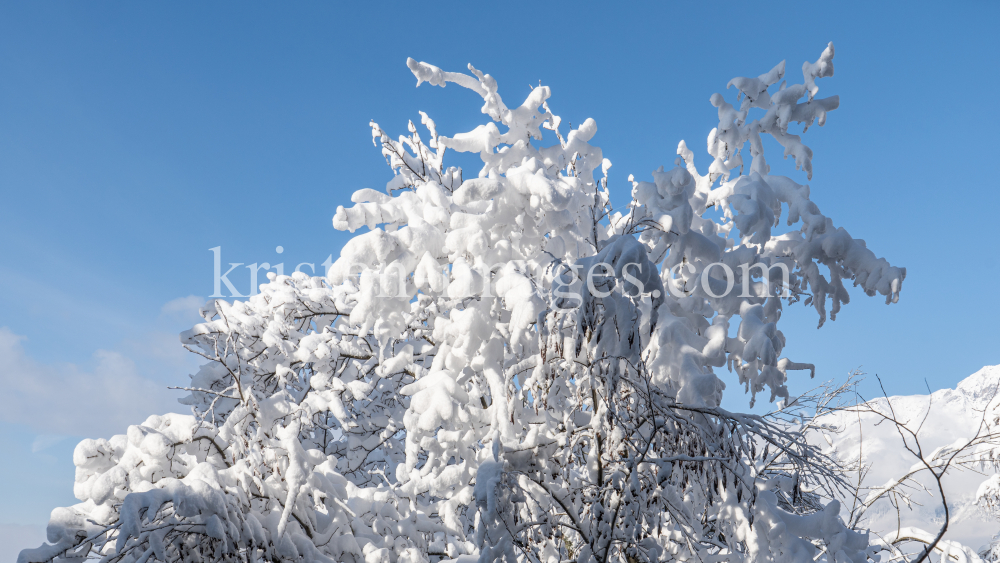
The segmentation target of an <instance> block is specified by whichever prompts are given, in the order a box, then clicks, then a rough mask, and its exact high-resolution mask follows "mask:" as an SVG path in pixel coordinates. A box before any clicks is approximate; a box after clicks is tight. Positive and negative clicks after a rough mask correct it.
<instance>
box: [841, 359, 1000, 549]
mask: <svg viewBox="0 0 1000 563" xmlns="http://www.w3.org/2000/svg"><path fill="white" fill-rule="evenodd" d="M998 384H1000V365H997V366H987V367H984V368H983V369H981V370H979V371H977V372H976V373H974V374H972V375H970V376H969V377H967V378H966V379H964V380H963V381H961V382H960V383H959V384H958V386H957V387H956V388H955V389H942V390H940V391H935V392H934V393H931V394H930V395H912V396H905V397H889V398H888V400H887V399H886V398H885V397H880V398H878V399H874V400H872V401H870V404H872V405H873V406H875V407H876V408H878V409H879V410H882V411H883V412H885V408H886V406H887V404H889V403H891V405H892V409H893V411H894V412H895V414H896V416H897V418H898V419H899V420H900V421H904V422H906V423H907V427H909V428H911V429H913V430H917V429H918V428H919V433H918V436H919V438H920V445H921V447H922V450H923V451H924V453H925V455H929V454H930V453H931V452H933V451H934V450H935V449H937V448H939V447H942V446H947V445H949V444H953V443H955V442H956V441H957V440H963V439H965V440H967V439H969V438H971V437H972V436H974V435H975V434H976V432H977V430H978V429H979V425H980V424H981V423H982V421H983V415H984V411H986V414H987V415H989V416H988V420H987V421H988V422H989V421H991V419H992V418H993V417H994V416H996V413H995V412H994V410H993V409H994V408H995V407H996V406H997V404H998V403H1000V401H997V400H991V399H993V397H994V395H995V391H996V389H997V386H998ZM987 409H988V410H987ZM859 416H860V425H861V426H860V430H861V433H860V434H859V433H858V429H859V428H858V424H859ZM832 418H834V419H836V422H835V424H836V426H837V427H838V428H840V429H842V431H841V432H837V433H834V432H830V433H828V434H827V435H828V436H829V438H830V440H831V441H832V448H831V449H832V450H835V451H836V453H837V454H838V455H839V456H840V457H841V459H843V460H845V461H848V462H850V461H855V462H856V461H857V460H858V459H859V457H860V458H861V459H862V461H863V462H864V463H865V464H866V465H867V467H868V473H867V475H865V477H864V479H863V481H862V487H865V488H868V490H870V488H873V487H879V486H882V485H884V484H886V483H887V482H890V481H891V480H893V479H897V478H899V477H900V476H901V475H904V474H905V473H906V472H907V471H908V470H910V468H911V467H912V466H913V465H914V464H915V463H917V462H918V460H917V458H915V457H914V456H913V455H912V454H910V453H909V452H907V451H906V449H905V448H904V447H903V442H902V439H901V437H900V434H899V432H898V431H897V429H896V427H895V426H893V425H891V424H888V423H885V422H883V423H881V424H876V423H877V422H878V419H879V417H877V416H876V415H874V414H872V413H863V414H860V415H859V414H858V413H846V412H844V413H839V414H837V415H834V416H833V417H832ZM911 443H912V442H911ZM979 471H982V473H980V472H976V471H974V470H968V469H967V470H952V471H950V472H949V474H948V475H947V476H946V478H945V480H944V484H945V493H946V495H947V497H948V506H949V509H950V512H951V523H950V525H949V530H948V533H947V534H946V536H945V537H946V538H947V539H951V540H956V541H959V542H961V543H963V544H965V545H967V546H969V547H971V548H973V549H976V550H977V551H981V548H983V547H985V546H986V545H987V544H989V542H990V540H991V538H992V537H993V536H994V535H995V534H997V532H998V531H1000V522H997V521H996V520H995V519H993V518H992V517H990V516H989V515H987V514H986V513H984V512H983V511H982V510H981V509H980V508H979V507H978V506H977V505H976V493H977V490H978V489H979V486H980V484H981V483H983V482H984V481H986V480H987V479H988V478H989V477H990V476H991V475H992V474H993V473H994V472H995V470H994V469H993V468H990V467H983V468H979ZM851 477H852V478H853V479H855V482H856V479H857V474H856V473H855V474H853V475H852V476H851ZM920 482H921V483H923V484H925V485H927V486H928V487H931V484H932V480H931V479H930V478H929V477H928V476H927V475H926V472H924V475H923V476H922V477H921V478H920ZM868 490H863V492H862V497H863V496H864V495H865V494H867V492H868ZM931 491H932V492H933V491H934V489H933V488H931ZM909 493H910V495H911V500H912V505H911V506H910V507H909V508H908V507H906V506H905V505H904V506H903V507H902V508H901V509H900V511H899V520H898V521H897V511H896V509H895V508H894V507H893V506H892V505H891V504H890V503H889V502H888V501H887V500H880V501H878V502H877V503H875V504H874V505H873V506H872V508H871V509H870V510H869V511H868V517H869V521H868V522H867V525H870V526H871V528H872V531H873V532H874V533H877V534H879V535H882V536H887V535H889V534H891V533H893V532H895V531H896V529H897V527H898V526H902V527H907V526H914V527H918V528H922V529H924V530H928V531H931V532H934V533H936V532H937V531H938V529H939V528H940V525H941V524H942V523H943V516H944V509H943V506H942V505H941V502H940V498H939V497H938V496H936V495H934V496H932V495H931V494H930V493H928V492H926V491H920V490H914V489H909ZM845 504H846V506H845V507H844V512H843V514H844V515H845V518H846V515H847V513H848V512H849V511H850V509H851V503H850V502H847V503H845Z"/></svg>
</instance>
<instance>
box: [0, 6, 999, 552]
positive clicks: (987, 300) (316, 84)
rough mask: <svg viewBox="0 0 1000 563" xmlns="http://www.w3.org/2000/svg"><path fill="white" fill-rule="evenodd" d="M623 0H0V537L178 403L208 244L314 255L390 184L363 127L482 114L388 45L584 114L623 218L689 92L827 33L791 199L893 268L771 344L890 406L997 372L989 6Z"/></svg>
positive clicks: (805, 47)
mask: <svg viewBox="0 0 1000 563" xmlns="http://www.w3.org/2000/svg"><path fill="white" fill-rule="evenodd" d="M618 4H622V5H624V6H625V7H621V6H618V5H616V6H614V7H613V8H612V7H611V6H612V4H611V3H608V4H606V5H601V4H596V3H589V4H588V3H581V2H573V3H563V4H557V3H544V4H536V3H517V2H507V3H490V4H482V5H473V4H472V3H458V2H455V3H446V2H436V3H412V2H409V3H398V4H395V3H392V2H380V3H368V2H352V3H342V4H333V3H318V2H299V3H294V4H291V3H280V4H279V3H268V4H264V3H246V2H240V3H236V2H210V3H194V2H190V3H148V2H147V3H139V2H134V3H132V2H130V3H126V2H104V3H93V2H47V1H42V2H6V1H5V2H0V240H2V242H3V244H2V245H0V327H6V332H3V331H2V330H0V352H2V353H4V354H5V355H6V358H4V359H0V383H2V385H3V386H4V388H6V389H15V390H16V392H10V393H8V392H7V391H2V390H0V396H4V395H6V397H7V398H6V399H2V398H0V447H3V448H4V449H5V450H6V451H9V452H12V456H11V458H13V459H14V461H6V462H5V463H4V464H3V465H0V480H2V481H4V482H9V481H8V480H9V479H14V480H15V481H17V482H19V483H23V486H22V487H19V488H18V490H17V491H16V492H14V493H10V494H5V495H3V496H0V524H17V523H22V524H27V525H30V526H37V525H40V524H43V523H44V522H45V521H46V518H47V514H48V511H49V510H50V509H51V508H52V507H53V506H55V505H56V504H57V503H69V502H72V496H71V483H72V474H73V470H72V465H71V452H72V447H73V445H74V444H75V442H76V441H78V439H79V438H80V437H82V436H88V435H97V436H99V435H109V434H110V433H112V432H122V431H124V430H125V427H124V425H125V424H127V423H129V422H131V423H137V422H140V420H141V418H142V417H141V416H140V415H141V414H142V412H145V411H144V410H143V409H161V410H162V409H166V408H171V407H170V404H171V401H172V400H173V399H174V397H175V396H176V395H173V394H172V393H174V392H170V391H166V390H165V386H166V385H171V384H172V385H177V384H183V383H184V382H185V381H186V379H187V378H186V374H187V373H188V371H189V370H190V369H191V367H192V366H193V365H194V363H193V362H192V361H191V360H189V359H187V358H186V357H185V356H184V355H183V353H181V352H179V351H178V350H179V345H178V344H176V342H177V341H176V333H177V332H179V331H180V330H182V329H183V328H186V327H187V326H189V325H190V324H191V323H192V322H194V320H195V318H194V317H193V315H192V310H193V309H196V307H195V306H194V303H196V302H197V301H199V300H201V299H203V298H204V297H205V296H207V295H208V294H210V293H211V292H212V279H213V278H212V253H211V252H210V251H209V250H208V249H209V248H212V247H216V246H221V247H222V253H223V260H224V261H225V262H243V263H251V262H270V263H272V264H273V263H276V262H278V261H283V262H284V263H285V264H286V269H291V268H293V267H294V265H295V264H297V263H299V262H313V263H316V264H317V266H318V265H319V263H321V262H322V261H323V260H324V259H325V258H326V257H327V256H328V255H330V254H333V255H334V256H336V255H337V253H338V251H339V248H340V246H341V245H342V244H343V242H344V241H345V240H346V236H347V235H345V234H343V233H339V232H336V231H334V230H333V228H332V227H331V224H330V219H331V217H332V215H333V213H334V211H335V210H336V207H337V205H340V204H345V203H348V202H349V199H350V194H351V193H352V192H353V191H354V190H357V189H360V188H366V187H368V188H375V189H382V188H383V187H384V185H385V182H386V181H387V180H388V179H389V171H388V168H387V167H386V166H385V164H384V161H383V160H382V158H381V156H380V154H379V151H378V150H376V149H375V148H374V147H373V146H372V144H371V137H370V133H369V129H368V122H369V120H370V119H375V120H376V121H377V122H378V123H380V124H381V125H382V126H383V127H384V128H385V129H386V130H387V131H391V132H394V134H398V133H402V132H404V131H405V126H406V122H407V120H408V119H414V120H418V119H419V115H418V114H417V111H418V110H424V111H427V112H428V113H429V114H430V115H431V116H432V117H434V118H435V119H436V121H437V124H438V129H439V131H441V132H442V133H443V134H450V133H454V132H458V131H463V130H468V129H471V128H472V127H474V126H475V125H477V124H479V123H481V122H483V120H484V119H485V116H482V115H481V114H480V113H479V111H478V109H479V106H480V105H481V101H478V98H477V97H476V96H474V95H472V94H471V93H469V92H467V91H463V90H461V89H459V88H457V87H449V88H447V89H444V90H442V89H440V88H431V87H428V86H427V85H425V86H422V87H421V88H419V89H414V84H415V79H414V78H413V76H412V75H411V74H410V72H409V71H408V70H407V69H406V67H405V64H404V63H405V60H406V57H408V56H409V57H414V58H416V59H418V60H424V61H427V62H430V63H432V64H435V65H437V66H440V67H442V68H445V69H448V70H463V69H464V68H465V64H466V63H468V62H471V63H473V64H474V65H475V66H476V67H477V68H479V69H481V70H483V71H485V72H489V73H491V74H492V75H493V76H494V77H496V78H497V79H498V81H499V83H500V88H501V94H502V95H504V97H505V100H507V101H508V103H514V102H519V101H520V100H521V99H522V98H523V96H524V95H525V94H526V93H527V92H528V85H529V84H537V83H538V81H539V80H541V81H542V83H544V84H547V85H549V86H551V87H552V89H553V94H554V95H553V99H552V100H551V106H552V108H553V110H554V111H555V113H557V114H560V115H561V116H562V117H563V118H564V120H568V121H570V122H572V123H580V122H582V121H583V120H584V119H585V118H587V117H593V118H594V119H595V120H596V121H597V125H598V133H597V137H596V138H595V141H594V143H595V144H598V145H599V146H601V147H602V148H603V150H604V154H605V156H606V157H608V158H609V159H611V161H612V162H613V163H614V167H613V168H612V171H611V190H612V193H613V194H616V195H615V196H614V197H615V199H616V201H619V202H622V201H623V200H624V195H625V194H627V193H628V184H627V182H626V181H625V180H626V178H627V176H628V175H629V174H630V173H632V174H635V175H636V177H637V178H640V179H643V178H646V177H648V175H649V173H650V172H651V171H652V170H654V169H656V168H657V167H658V166H660V165H666V166H668V167H669V166H671V165H672V163H673V161H674V157H675V149H676V146H677V142H678V141H679V140H680V139H686V140H687V142H688V144H689V146H691V147H692V148H693V149H694V150H695V154H696V159H697V162H698V164H699V166H700V167H702V168H703V169H704V167H706V166H707V165H708V159H707V157H706V155H705V153H704V147H705V138H706V135H707V134H708V132H709V130H710V129H711V128H712V127H713V126H714V125H715V124H716V123H717V117H716V113H715V109H714V108H713V107H712V106H711V105H710V104H709V102H708V99H709V96H710V95H711V94H712V93H714V92H723V93H727V92H725V91H724V87H725V84H726V82H727V81H728V80H729V79H730V78H732V77H734V76H755V75H757V74H760V73H763V72H765V71H767V70H769V69H770V68H771V67H772V66H774V65H775V64H776V63H778V62H779V61H781V60H783V59H787V61H788V69H789V73H788V74H789V77H790V78H793V79H794V77H796V76H798V68H799V67H800V66H801V63H802V62H803V61H805V60H807V59H808V60H815V59H816V57H817V56H818V55H819V53H820V52H821V51H822V49H823V48H824V46H825V45H826V43H827V42H828V41H833V42H834V43H835V45H836V48H837V55H836V59H835V65H836V75H835V76H834V77H833V78H832V79H825V80H823V81H821V83H820V86H821V88H822V92H821V95H831V94H839V95H840V97H841V106H840V109H839V110H837V111H836V112H833V113H832V114H831V115H830V117H829V120H828V122H827V125H826V126H825V127H823V128H815V129H812V130H810V132H809V133H808V134H807V136H806V142H807V144H809V145H810V146H811V147H812V148H813V150H814V151H815V154H816V156H815V158H814V161H813V162H814V168H815V175H814V177H813V180H812V181H811V182H809V184H810V185H811V187H812V199H813V200H814V201H816V202H817V203H818V205H819V206H820V208H821V209H822V210H823V212H824V213H825V214H826V215H828V216H830V217H832V218H833V219H834V221H835V223H836V224H837V225H838V226H844V227H846V228H847V229H848V230H849V231H850V232H851V233H852V234H853V235H854V236H855V237H861V238H864V239H865V240H866V241H867V242H868V245H869V247H870V248H872V249H873V250H874V251H875V252H876V254H878V255H879V256H885V257H887V258H888V259H889V260H890V261H891V262H892V263H893V264H896V265H902V266H905V267H906V268H907V272H908V277H907V279H906V282H905V285H904V288H903V293H902V298H901V300H900V303H899V304H897V305H894V306H890V307H887V306H886V305H884V304H883V300H882V299H881V298H871V299H869V298H865V296H864V295H863V294H861V293H860V292H857V291H855V292H853V293H852V302H851V303H850V305H848V306H847V307H845V309H844V310H843V311H842V313H841V315H840V316H839V318H838V319H837V321H836V322H832V323H828V324H827V325H826V326H825V327H824V328H823V329H821V330H819V331H817V330H816V329H815V325H816V316H815V312H814V311H812V310H811V309H807V308H805V307H802V306H801V305H800V306H797V307H795V308H793V309H791V310H787V311H786V314H785V319H784V320H783V323H784V324H785V326H784V328H783V330H784V331H785V333H786V336H787V337H788V340H789V345H788V348H787V349H786V354H787V355H788V356H790V357H792V358H793V359H794V360H796V361H808V362H814V363H816V364H817V366H818V372H819V375H818V377H819V378H823V379H827V378H842V377H843V376H844V375H845V374H846V372H847V371H848V370H850V369H852V368H854V367H857V366H863V368H864V369H865V370H866V371H867V372H869V373H871V374H874V373H878V374H879V375H880V376H882V377H883V378H884V380H885V382H886V385H887V387H888V388H889V392H890V393H893V394H911V393H920V392H923V391H924V380H925V379H926V380H927V382H928V383H929V385H930V387H931V388H932V389H938V388H943V387H950V386H954V385H955V383H957V382H958V381H959V380H960V379H962V378H963V377H965V376H967V375H968V374H970V373H972V372H973V371H975V370H977V369H978V368H979V367H981V366H983V365H986V364H996V363H1000V347H998V346H997V331H996V329H995V323H994V322H993V319H994V318H995V316H996V312H997V306H998V298H997V292H996V290H995V289H994V288H993V287H992V285H993V281H994V280H995V279H996V278H997V274H998V267H997V263H996V261H995V258H996V256H997V252H996V250H995V249H996V247H997V243H996V242H995V241H993V240H992V237H993V236H994V235H993V233H994V232H995V228H994V223H995V222H996V217H995V212H996V209H997V206H998V203H1000V196H998V185H997V183H998V182H997V180H995V179H994V178H995V176H994V175H993V173H991V172H990V167H991V166H992V165H993V163H994V159H995V156H994V155H995V153H996V147H995V143H996V132H997V130H998V125H1000V120H998V117H997V110H995V109H992V107H991V106H990V105H989V104H990V102H989V101H988V99H987V98H989V96H991V95H995V94H996V92H997V91H998V90H1000V88H998V86H1000V84H998V82H1000V80H998V72H997V69H998V68H1000V64H998V63H1000V55H998V47H1000V45H998V43H1000V34H998V33H997V31H996V26H997V23H998V22H1000V18H998V15H1000V14H998V12H1000V4H998V3H996V2H985V1H981V2H964V3H949V4H948V5H945V3H919V2H908V3H902V2H900V3H890V2H879V3H875V2H864V3H822V4H820V3H815V4H813V3H804V2H788V3H750V4H746V3H743V4H736V3H720V4H708V3H698V4H695V3H668V2H658V3H655V4H654V3H649V4H640V3H618ZM432 6H433V7H432ZM727 94H728V95H729V98H732V96H733V92H732V91H731V90H730V91H729V92H728V93H727ZM771 154H772V156H771V157H770V159H769V161H770V162H772V164H774V163H777V162H779V159H778V158H777V155H775V154H774V153H773V152H772V153H771ZM467 175H468V174H467ZM792 176H793V177H794V178H796V179H797V180H799V181H800V182H805V179H804V177H803V176H802V175H801V173H794V174H792ZM278 245H281V246H283V247H284V249H285V251H284V253H283V254H282V255H280V256H279V255H278V254H276V253H275V247H276V246H278ZM244 272H245V270H244ZM231 277H232V279H233V281H234V282H235V283H236V284H237V286H238V287H239V288H241V289H242V290H244V291H245V289H246V288H247V287H248V285H249V280H248V277H247V276H246V274H245V273H244V274H242V275H241V276H236V275H234V276H231ZM190 296H194V297H193V298H192V297H190ZM185 298H186V299H185ZM19 337H23V338H19ZM26 379H27V380H29V382H27V383H26V382H25V380H26ZM730 381H732V382H733V385H731V386H730V392H729V393H730V401H729V403H730V404H731V405H733V404H745V402H743V400H742V399H741V400H740V403H733V402H732V399H733V398H734V397H735V394H736V392H737V391H736V386H735V381H734V380H732V379H730ZM122 382H124V383H122ZM790 386H791V388H792V392H793V393H795V392H796V391H797V390H798V391H804V390H805V389H806V388H807V387H808V386H809V382H808V381H802V380H796V379H793V380H792V381H791V384H790ZM866 389H867V390H868V392H869V393H871V392H872V386H870V385H869V386H867V387H866ZM136 396H139V397H140V398H139V399H136V400H134V401H132V403H134V404H133V406H132V407H127V406H122V405H123V404H124V403H127V402H128V401H130V400H131V398H134V397H136ZM88 403H89V404H92V405H96V406H91V407H87V406H86V404H88ZM130 408H131V409H132V410H130ZM78 409H79V410H78ZM133 411H134V412H133ZM77 412H79V413H82V414H80V415H79V416H77V415H76V414H75V413H77ZM11 458H8V459H11ZM6 529H7V530H13V529H14V528H11V527H9V526H8V527H7V528H6ZM17 530H20V531H18V532H17V533H18V537H19V538H20V537H25V534H29V532H30V533H37V528H30V530H35V532H31V531H30V530H29V529H27V528H25V529H21V528H18V529H17ZM24 530H29V531H28V532H25V531H24ZM3 533H4V532H3V531H2V530H0V534H3ZM0 540H2V538H0Z"/></svg>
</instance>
